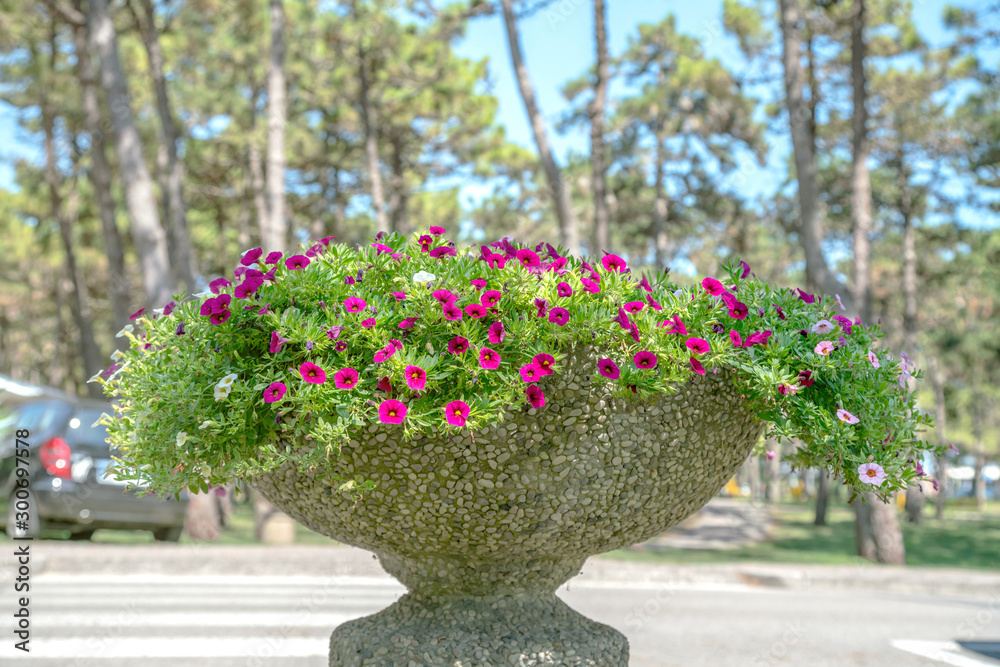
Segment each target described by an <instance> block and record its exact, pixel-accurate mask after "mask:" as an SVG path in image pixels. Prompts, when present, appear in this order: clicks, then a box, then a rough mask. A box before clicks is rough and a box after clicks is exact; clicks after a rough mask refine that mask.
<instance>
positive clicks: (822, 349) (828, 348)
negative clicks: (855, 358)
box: [813, 340, 833, 357]
mask: <svg viewBox="0 0 1000 667" xmlns="http://www.w3.org/2000/svg"><path fill="white" fill-rule="evenodd" d="M813 352H815V353H816V354H821V355H823V356H824V357H825V356H827V355H828V354H830V353H831V352H833V343H831V342H830V341H828V340H821V341H820V342H819V343H817V344H816V347H814V348H813Z"/></svg>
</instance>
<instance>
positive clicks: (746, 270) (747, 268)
mask: <svg viewBox="0 0 1000 667" xmlns="http://www.w3.org/2000/svg"><path fill="white" fill-rule="evenodd" d="M740 266H742V267H743V274H742V275H740V280H743V279H744V278H746V277H747V276H748V275H750V265H749V264H747V263H746V262H744V261H743V260H742V259H741V260H740Z"/></svg>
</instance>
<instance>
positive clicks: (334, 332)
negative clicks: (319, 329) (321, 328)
mask: <svg viewBox="0 0 1000 667" xmlns="http://www.w3.org/2000/svg"><path fill="white" fill-rule="evenodd" d="M343 331H344V327H337V326H333V327H330V328H329V329H327V330H326V337H327V338H329V339H330V340H336V339H337V337H338V336H340V334H341V333H343Z"/></svg>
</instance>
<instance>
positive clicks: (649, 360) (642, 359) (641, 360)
mask: <svg viewBox="0 0 1000 667" xmlns="http://www.w3.org/2000/svg"><path fill="white" fill-rule="evenodd" d="M632 361H633V362H635V367H636V368H656V355H655V354H653V353H652V352H650V351H649V350H641V351H639V352H636V353H635V356H634V357H633V358H632Z"/></svg>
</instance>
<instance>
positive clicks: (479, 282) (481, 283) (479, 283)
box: [469, 278, 486, 290]
mask: <svg viewBox="0 0 1000 667" xmlns="http://www.w3.org/2000/svg"><path fill="white" fill-rule="evenodd" d="M469 284H470V285H472V286H473V287H475V288H476V289H477V290H479V289H485V287H486V281H485V280H483V279H482V278H473V279H472V280H470V281H469Z"/></svg>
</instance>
